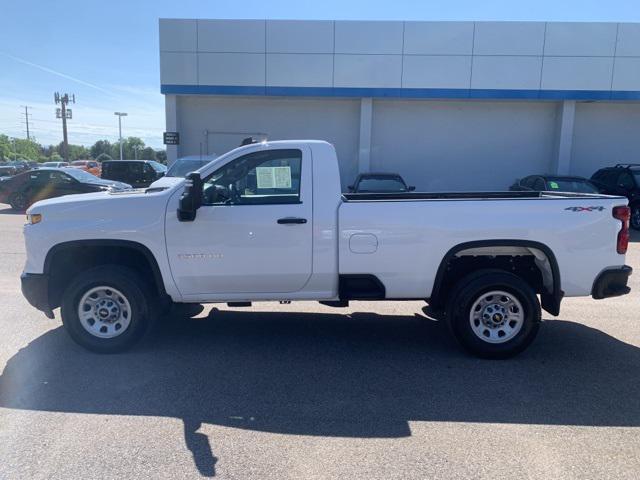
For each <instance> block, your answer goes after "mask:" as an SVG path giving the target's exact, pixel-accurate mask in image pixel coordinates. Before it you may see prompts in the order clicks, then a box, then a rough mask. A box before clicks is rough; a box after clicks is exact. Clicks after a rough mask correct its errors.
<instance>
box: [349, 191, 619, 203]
mask: <svg viewBox="0 0 640 480" xmlns="http://www.w3.org/2000/svg"><path fill="white" fill-rule="evenodd" d="M542 198H548V199H567V198H570V199H580V198H584V199H603V198H611V197H610V196H609V195H602V194H597V193H572V192H510V191H504V192H406V193H343V194H342V199H343V201H345V202H371V201H401V200H405V201H412V200H530V199H542Z"/></svg>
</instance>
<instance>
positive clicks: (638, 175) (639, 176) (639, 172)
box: [631, 170, 640, 185]
mask: <svg viewBox="0 0 640 480" xmlns="http://www.w3.org/2000/svg"><path fill="white" fill-rule="evenodd" d="M631 173H633V176H634V177H636V185H640V170H631Z"/></svg>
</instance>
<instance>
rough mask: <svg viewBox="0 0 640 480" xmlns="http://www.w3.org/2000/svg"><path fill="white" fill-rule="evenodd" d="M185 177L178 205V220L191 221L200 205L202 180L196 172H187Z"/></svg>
mask: <svg viewBox="0 0 640 480" xmlns="http://www.w3.org/2000/svg"><path fill="white" fill-rule="evenodd" d="M186 178H187V181H186V182H185V184H184V192H182V197H180V204H179V206H178V220H179V221H181V222H193V221H194V220H195V219H196V211H197V210H198V209H199V208H200V207H201V206H202V188H203V182H202V178H201V177H200V174H199V173H197V172H191V173H189V174H188V175H187V177H186Z"/></svg>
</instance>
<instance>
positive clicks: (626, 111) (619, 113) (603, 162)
mask: <svg viewBox="0 0 640 480" xmlns="http://www.w3.org/2000/svg"><path fill="white" fill-rule="evenodd" d="M616 163H640V103H614V102H602V103H578V104H577V105H576V119H575V127H574V136H573V148H572V152H571V167H570V171H571V173H573V174H575V175H583V176H587V177H590V176H591V175H592V174H593V173H594V172H595V171H596V170H597V169H598V168H600V167H604V166H607V165H608V166H611V165H615V164H616Z"/></svg>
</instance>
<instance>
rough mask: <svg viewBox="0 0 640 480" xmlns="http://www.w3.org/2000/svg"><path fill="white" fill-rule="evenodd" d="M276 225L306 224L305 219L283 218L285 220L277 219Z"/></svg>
mask: <svg viewBox="0 0 640 480" xmlns="http://www.w3.org/2000/svg"><path fill="white" fill-rule="evenodd" d="M278 223H279V224H280V225H293V224H301V223H307V219H306V218H298V217H285V218H279V219H278Z"/></svg>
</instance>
